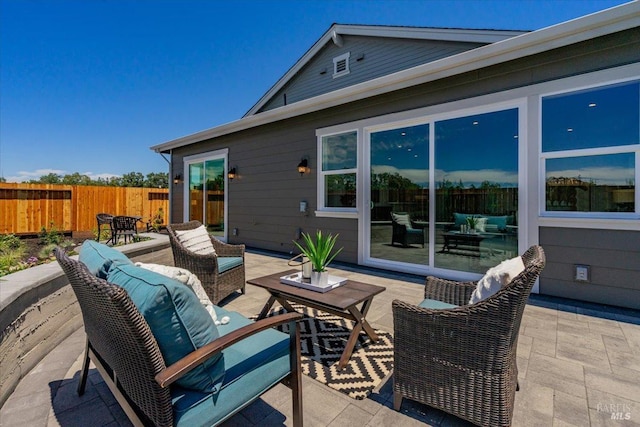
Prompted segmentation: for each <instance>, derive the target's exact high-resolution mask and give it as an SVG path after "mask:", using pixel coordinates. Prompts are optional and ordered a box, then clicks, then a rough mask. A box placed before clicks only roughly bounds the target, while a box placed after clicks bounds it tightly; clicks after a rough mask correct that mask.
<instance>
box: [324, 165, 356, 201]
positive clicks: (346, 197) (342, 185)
mask: <svg viewBox="0 0 640 427" xmlns="http://www.w3.org/2000/svg"><path fill="white" fill-rule="evenodd" d="M324 186H325V187H324V188H325V201H324V205H325V206H326V207H328V208H355V207H356V174H355V173H346V174H337V175H325V177H324Z"/></svg>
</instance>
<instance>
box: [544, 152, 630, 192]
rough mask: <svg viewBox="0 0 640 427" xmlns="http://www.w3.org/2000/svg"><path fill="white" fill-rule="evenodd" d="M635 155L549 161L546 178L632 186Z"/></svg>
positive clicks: (547, 162) (609, 155) (626, 154)
mask: <svg viewBox="0 0 640 427" xmlns="http://www.w3.org/2000/svg"><path fill="white" fill-rule="evenodd" d="M634 174H635V154H633V153H622V154H608V155H602V156H582V157H568V158H562V159H547V161H546V178H547V179H549V178H578V179H580V180H581V181H584V182H591V183H594V184H597V185H632V184H633V183H634V177H635V175H634Z"/></svg>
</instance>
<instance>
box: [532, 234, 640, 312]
mask: <svg viewBox="0 0 640 427" xmlns="http://www.w3.org/2000/svg"><path fill="white" fill-rule="evenodd" d="M540 245H541V246H542V247H543V248H544V250H545V253H546V255H547V265H546V267H545V269H544V271H543V272H542V275H541V278H540V293H542V294H546V295H554V296H560V297H564V298H573V299H576V298H577V299H581V300H585V301H593V302H599V303H603V304H611V305H624V306H628V307H632V308H636V309H640V232H630V231H621V230H592V229H584V228H555V227H554V228H550V227H540ZM576 265H586V266H589V274H590V277H589V280H588V281H587V282H578V281H576V280H574V274H575V266H576Z"/></svg>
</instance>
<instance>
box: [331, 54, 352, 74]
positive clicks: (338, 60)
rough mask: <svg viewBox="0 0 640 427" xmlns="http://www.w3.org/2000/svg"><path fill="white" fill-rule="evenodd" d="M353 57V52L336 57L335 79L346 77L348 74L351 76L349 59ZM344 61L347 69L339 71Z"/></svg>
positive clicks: (334, 61) (334, 63) (334, 62)
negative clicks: (339, 66) (340, 63)
mask: <svg viewBox="0 0 640 427" xmlns="http://www.w3.org/2000/svg"><path fill="white" fill-rule="evenodd" d="M350 57H351V52H347V53H343V54H342V55H339V56H336V57H335V58H333V78H334V79H335V78H336V77H342V76H345V75H347V74H349V73H350V72H351V68H350V64H349V62H350V60H349V58H350ZM341 61H344V62H345V69H344V70H342V71H338V63H339V62H341Z"/></svg>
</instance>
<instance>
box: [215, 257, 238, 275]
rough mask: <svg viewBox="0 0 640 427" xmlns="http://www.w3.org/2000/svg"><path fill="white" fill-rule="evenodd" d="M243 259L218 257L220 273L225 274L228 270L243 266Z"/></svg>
mask: <svg viewBox="0 0 640 427" xmlns="http://www.w3.org/2000/svg"><path fill="white" fill-rule="evenodd" d="M242 262H243V259H242V257H241V256H219V257H218V271H219V272H220V273H224V272H225V271H227V270H231V269H232V268H235V267H238V266H239V265H242Z"/></svg>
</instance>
